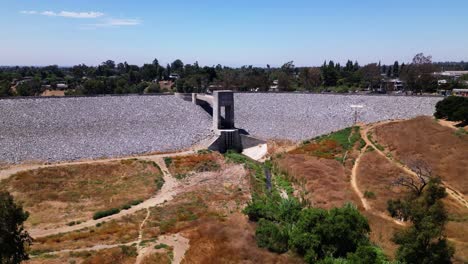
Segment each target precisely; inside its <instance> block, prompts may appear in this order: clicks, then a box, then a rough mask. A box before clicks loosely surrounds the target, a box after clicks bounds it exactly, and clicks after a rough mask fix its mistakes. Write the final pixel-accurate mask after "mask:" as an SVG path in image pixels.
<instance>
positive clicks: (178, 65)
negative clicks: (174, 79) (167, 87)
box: [171, 59, 184, 74]
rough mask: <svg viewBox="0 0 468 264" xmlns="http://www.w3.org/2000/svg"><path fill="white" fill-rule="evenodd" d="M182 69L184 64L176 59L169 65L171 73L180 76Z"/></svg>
mask: <svg viewBox="0 0 468 264" xmlns="http://www.w3.org/2000/svg"><path fill="white" fill-rule="evenodd" d="M183 69H184V63H183V62H182V61H181V60H179V59H177V60H175V61H173V62H172V63H171V71H172V72H176V73H179V74H181V73H182V71H183Z"/></svg>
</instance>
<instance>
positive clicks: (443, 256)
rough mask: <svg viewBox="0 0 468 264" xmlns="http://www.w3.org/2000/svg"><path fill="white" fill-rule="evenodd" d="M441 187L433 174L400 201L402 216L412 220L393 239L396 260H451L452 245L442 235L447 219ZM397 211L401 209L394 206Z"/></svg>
mask: <svg viewBox="0 0 468 264" xmlns="http://www.w3.org/2000/svg"><path fill="white" fill-rule="evenodd" d="M446 195H447V194H446V192H445V188H444V187H443V186H441V181H440V179H439V178H437V177H431V178H430V179H429V181H428V184H427V185H425V188H424V190H423V192H422V193H421V194H420V195H419V196H418V195H417V194H416V192H411V193H410V195H409V196H408V197H407V198H406V200H405V201H404V202H396V203H395V204H396V206H398V204H401V205H403V206H404V208H403V209H404V210H405V213H406V215H405V217H406V218H407V219H408V220H409V221H411V222H412V226H411V227H409V228H408V229H406V230H403V231H399V232H396V233H395V235H394V237H393V241H394V242H395V243H396V244H397V245H399V248H398V250H397V259H398V260H399V261H401V262H404V263H416V264H417V263H434V264H435V263H441V264H443V263H451V258H452V256H453V254H454V252H455V251H454V248H453V247H452V246H451V245H450V244H449V243H448V241H447V239H446V237H445V236H444V234H443V233H444V227H445V224H446V222H447V212H446V211H445V208H444V204H443V202H442V199H443V198H444V197H445V196H446ZM397 210H400V211H401V210H402V209H398V208H397Z"/></svg>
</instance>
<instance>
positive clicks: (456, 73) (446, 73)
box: [434, 71, 468, 79]
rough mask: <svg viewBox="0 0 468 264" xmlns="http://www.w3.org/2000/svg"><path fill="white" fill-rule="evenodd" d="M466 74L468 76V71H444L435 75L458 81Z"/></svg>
mask: <svg viewBox="0 0 468 264" xmlns="http://www.w3.org/2000/svg"><path fill="white" fill-rule="evenodd" d="M465 74H468V71H443V72H436V73H434V75H438V76H445V77H449V78H452V79H458V78H460V77H462V76H463V75H465Z"/></svg>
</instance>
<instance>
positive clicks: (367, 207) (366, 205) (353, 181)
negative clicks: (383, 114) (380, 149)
mask: <svg viewBox="0 0 468 264" xmlns="http://www.w3.org/2000/svg"><path fill="white" fill-rule="evenodd" d="M387 122H391V121H387ZM363 127H364V129H362V128H363ZM368 130H369V127H368V126H366V125H363V126H361V129H360V133H361V137H362V138H363V139H364V141H365V142H366V145H365V146H364V147H363V148H361V150H360V152H359V156H358V157H357V159H356V161H355V163H354V165H353V168H352V170H351V187H352V189H353V190H354V192H355V193H356V194H357V196H358V197H359V199H360V200H361V203H362V206H363V207H364V210H366V211H368V212H369V213H371V214H373V215H375V216H378V217H380V218H383V219H385V220H388V221H392V222H394V223H395V224H397V225H400V226H406V225H407V223H405V222H402V221H398V220H396V219H394V218H392V217H390V216H389V215H387V214H385V213H382V212H378V211H376V210H374V209H372V207H371V206H370V204H369V202H368V201H367V199H366V198H365V197H364V194H363V193H362V192H361V190H360V189H359V187H358V184H357V174H358V173H357V171H358V168H359V165H360V162H361V158H362V156H363V155H364V154H365V153H366V151H367V149H368V148H369V147H370V146H372V145H371V142H370V140H369V139H368V138H367V136H366V135H367V131H368ZM374 148H375V147H374Z"/></svg>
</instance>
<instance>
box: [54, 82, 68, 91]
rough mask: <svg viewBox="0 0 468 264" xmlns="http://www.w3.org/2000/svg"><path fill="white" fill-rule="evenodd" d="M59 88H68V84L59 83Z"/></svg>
mask: <svg viewBox="0 0 468 264" xmlns="http://www.w3.org/2000/svg"><path fill="white" fill-rule="evenodd" d="M57 89H59V90H64V89H68V84H65V83H57Z"/></svg>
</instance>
